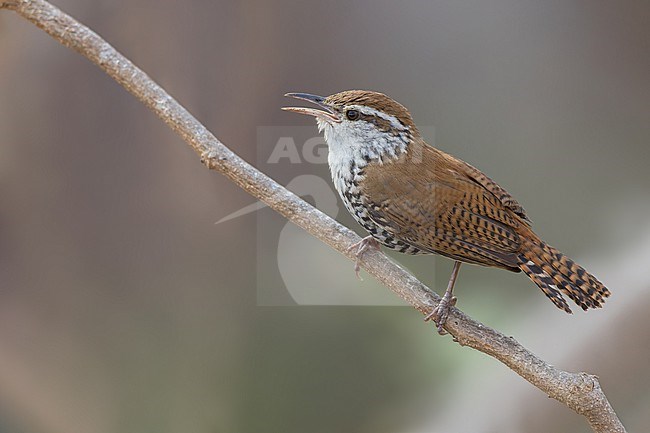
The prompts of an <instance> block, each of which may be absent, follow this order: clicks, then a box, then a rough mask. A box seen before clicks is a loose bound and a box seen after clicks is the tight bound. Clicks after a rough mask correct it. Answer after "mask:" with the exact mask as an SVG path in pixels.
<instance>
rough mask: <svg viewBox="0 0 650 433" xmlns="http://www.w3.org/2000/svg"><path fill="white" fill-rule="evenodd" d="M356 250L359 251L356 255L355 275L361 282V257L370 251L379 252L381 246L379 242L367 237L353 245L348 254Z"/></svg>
mask: <svg viewBox="0 0 650 433" xmlns="http://www.w3.org/2000/svg"><path fill="white" fill-rule="evenodd" d="M354 249H356V250H357V251H356V252H355V253H354V255H355V257H356V261H355V262H354V273H355V274H356V275H357V278H358V279H360V280H363V278H361V275H359V271H360V270H361V266H360V263H359V262H360V261H361V257H363V255H364V254H365V253H366V252H367V251H369V250H377V251H379V250H380V249H381V245H380V244H379V242H378V241H377V239H375V238H373V237H372V236H366V237H365V238H363V239H361V240H360V241H359V242H357V243H355V244H353V245H351V246H350V247H349V248H348V252H350V251H352V250H354Z"/></svg>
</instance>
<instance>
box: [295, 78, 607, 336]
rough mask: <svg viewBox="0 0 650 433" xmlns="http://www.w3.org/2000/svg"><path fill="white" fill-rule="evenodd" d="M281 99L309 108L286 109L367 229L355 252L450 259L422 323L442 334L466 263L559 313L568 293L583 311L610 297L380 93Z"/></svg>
mask: <svg viewBox="0 0 650 433" xmlns="http://www.w3.org/2000/svg"><path fill="white" fill-rule="evenodd" d="M285 96H287V97H291V98H295V99H298V100H302V101H307V102H309V103H312V104H314V105H315V106H316V107H317V108H312V107H283V110H286V111H290V112H294V113H299V114H305V115H309V116H313V117H314V118H315V119H316V123H317V126H318V130H319V132H322V133H323V135H324V138H325V141H326V143H327V147H328V165H329V168H330V172H331V176H332V182H333V183H334V187H335V189H336V191H337V192H338V193H339V195H340V197H341V199H342V201H343V204H344V205H345V207H346V209H347V210H348V211H349V212H350V214H351V215H352V216H353V217H354V219H355V220H356V221H357V222H358V223H359V224H360V225H361V226H362V227H363V228H364V229H365V230H366V231H367V232H368V233H369V235H368V236H366V237H365V238H363V240H362V241H360V242H358V243H356V244H355V245H353V246H352V247H351V248H354V249H356V253H355V255H356V258H357V262H356V265H355V270H356V271H357V272H358V270H359V260H360V259H361V258H362V256H363V254H364V253H366V252H367V251H368V250H370V249H379V248H380V246H381V245H383V246H384V247H386V248H389V249H392V250H396V251H399V252H401V253H405V254H411V255H415V254H438V255H441V256H445V257H448V258H450V259H451V260H453V261H454V265H453V269H452V273H451V277H450V279H449V283H448V284H447V289H446V290H445V293H444V295H443V296H442V298H441V300H440V302H439V303H438V304H437V305H436V306H435V307H433V309H432V311H431V313H430V314H428V315H427V316H426V317H425V320H432V321H433V322H434V323H435V324H436V326H437V329H438V332H439V333H441V334H444V333H446V331H445V330H444V325H445V323H446V321H447V319H448V317H449V313H450V309H451V307H453V306H454V305H455V304H456V301H457V298H456V297H455V296H454V295H453V289H454V286H455V283H456V279H457V277H458V273H459V270H460V266H461V263H468V264H473V265H482V266H488V267H494V268H500V269H505V270H507V271H511V272H522V271H523V272H524V273H525V274H526V275H527V276H528V277H529V278H530V279H531V280H532V281H533V282H534V283H535V284H536V285H537V286H538V287H539V288H540V289H541V290H542V292H543V293H544V294H545V295H546V296H547V297H548V298H549V299H550V300H551V301H552V302H553V304H554V305H555V306H556V307H558V308H559V309H561V310H563V311H565V312H567V313H571V308H570V307H569V304H568V303H567V301H566V299H565V297H564V296H567V297H568V298H569V299H571V300H572V301H573V302H574V303H575V304H576V305H578V306H579V307H581V308H582V309H583V310H588V309H590V308H600V307H601V306H602V305H603V303H604V302H605V298H607V297H609V296H610V291H609V290H608V289H607V288H606V287H605V286H604V285H603V283H601V282H600V281H599V280H598V279H597V278H596V277H594V276H593V275H592V274H590V273H589V272H587V271H586V270H585V269H584V268H582V267H581V266H579V265H578V264H576V263H575V262H574V261H573V260H571V259H570V258H568V257H567V256H565V255H564V254H562V253H561V252H560V251H559V250H557V249H555V248H553V247H552V246H550V245H548V244H547V243H546V242H544V241H543V240H542V239H540V237H539V236H537V234H536V233H535V232H534V231H533V230H532V223H531V220H530V219H529V218H528V216H527V214H526V211H525V210H524V208H523V207H522V206H521V205H520V204H519V202H517V200H515V198H514V197H512V196H511V195H510V194H509V193H508V192H507V191H506V190H505V189H504V188H502V187H501V186H499V185H498V184H497V183H496V182H495V181H493V180H492V179H491V178H489V177H488V176H487V175H485V174H484V173H483V172H481V171H480V170H479V169H477V168H475V167H474V166H472V165H470V164H469V163H467V162H465V161H462V160H461V159H459V158H456V157H454V156H452V155H450V154H448V153H445V152H444V151H442V150H440V149H438V148H437V147H434V146H431V145H429V144H427V143H426V142H425V140H424V139H423V138H422V136H421V134H420V132H419V131H418V128H417V126H416V125H415V123H414V121H413V118H412V117H411V114H410V112H409V110H408V109H407V108H406V107H404V106H403V105H402V104H400V103H398V102H397V101H395V100H393V99H391V98H390V97H388V96H386V95H385V94H383V93H379V92H374V91H368V90H346V91H343V92H339V93H335V94H332V95H330V96H327V97H323V96H318V95H312V94H309V93H287V94H286V95H285Z"/></svg>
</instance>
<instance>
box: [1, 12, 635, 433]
mask: <svg viewBox="0 0 650 433" xmlns="http://www.w3.org/2000/svg"><path fill="white" fill-rule="evenodd" d="M2 8H5V9H11V10H14V11H16V12H17V13H18V14H19V15H21V16H22V17H23V18H25V19H26V20H28V21H30V22H32V23H33V24H35V25H36V26H38V27H39V28H41V29H42V30H44V31H45V32H46V33H48V34H49V35H50V36H52V37H53V38H54V39H56V40H57V41H59V42H60V43H62V44H63V45H65V46H67V47H70V48H73V49H74V50H76V51H78V52H79V53H80V54H82V55H83V56H85V57H86V58H88V59H89V60H90V61H91V62H93V63H95V64H96V65H97V66H99V67H100V68H101V69H103V70H104V72H106V73H107V74H108V75H109V76H110V77H111V78H113V79H114V80H115V81H117V82H118V83H120V84H121V85H122V86H123V87H124V88H125V89H127V90H128V91H129V92H130V93H131V94H132V95H133V96H135V97H136V98H137V99H138V100H140V101H141V102H142V103H143V104H144V105H146V106H147V107H148V108H149V109H150V110H151V111H153V112H154V113H155V114H156V115H157V116H158V117H160V119H161V120H162V121H164V122H165V123H166V124H167V125H168V126H169V127H170V128H171V129H172V130H173V131H174V132H176V133H177V134H178V135H180V136H181V138H183V140H185V142H186V143H187V144H189V145H190V147H192V149H194V151H195V152H196V153H197V154H198V155H200V157H201V161H202V162H203V164H205V165H206V166H207V167H208V168H210V169H213V170H217V171H218V172H220V173H221V174H223V175H225V176H226V177H228V178H229V179H230V180H232V181H233V182H234V183H236V184H237V185H238V186H240V187H241V188H242V189H243V190H245V191H246V192H248V193H249V194H251V195H252V196H254V197H255V198H257V199H259V200H261V201H263V202H264V203H266V204H267V205H268V206H269V207H271V208H273V209H274V210H275V211H277V212H278V213H280V214H281V215H283V216H284V217H285V218H287V219H288V220H289V221H291V222H293V223H294V224H296V225H298V226H300V227H301V228H303V229H304V230H306V231H307V232H308V233H310V234H311V235H313V236H314V237H316V238H318V239H320V240H321V241H323V242H324V243H326V244H328V245H329V246H331V247H332V248H334V249H335V250H337V251H338V252H340V253H341V254H344V255H345V256H347V257H348V258H350V259H354V257H353V253H352V252H348V248H349V247H350V246H351V245H352V244H354V243H356V242H358V241H359V240H360V238H359V236H357V235H356V234H355V233H354V232H353V231H351V230H349V229H347V228H346V227H344V226H342V225H340V224H339V223H337V222H336V221H335V220H333V219H332V218H330V217H329V216H327V215H325V214H324V213H322V212H321V211H319V210H318V209H316V208H314V207H313V206H311V205H310V204H308V203H307V202H305V201H303V200H302V199H300V198H299V197H297V196H296V195H295V194H293V193H292V192H290V191H288V190H286V189H285V188H284V187H282V186H281V185H279V184H278V183H276V182H275V181H273V180H272V179H271V178H269V177H268V176H266V175H264V174H263V173H261V172H259V171H258V170H256V169H255V168H254V167H252V166H251V165H250V164H248V163H247V162H245V161H244V160H242V159H241V158H240V157H239V156H237V155H236V154H235V153H233V152H232V151H231V150H230V149H228V148H227V147H226V146H225V145H224V144H223V143H221V142H220V141H219V140H218V139H217V138H216V137H215V136H214V135H213V134H212V133H211V132H210V131H208V130H207V129H206V128H205V127H204V126H203V125H202V124H201V123H199V121H198V120H196V119H195V118H194V117H193V116H192V115H191V114H190V113H189V112H188V111H187V110H186V109H185V108H183V107H182V106H181V105H180V104H179V103H178V102H176V101H175V100H174V99H173V98H172V97H171V96H169V95H168V94H167V92H165V91H164V90H163V89H162V88H161V87H160V86H159V85H158V84H156V83H155V82H154V81H153V80H152V79H151V78H149V77H148V76H147V74H145V73H144V72H143V71H142V70H140V69H139V68H137V67H136V66H135V65H134V64H133V63H131V62H130V61H129V60H128V59H127V58H126V57H124V56H123V55H121V54H120V53H119V52H117V51H116V50H115V49H114V48H113V47H112V46H110V45H109V44H108V43H107V42H106V41H104V40H103V39H102V38H101V37H99V35H97V34H96V33H95V32H93V31H92V30H90V29H89V28H88V27H86V26H84V25H82V24H81V23H79V22H78V21H76V20H75V19H74V18H72V17H70V16H68V15H66V14H65V13H63V12H62V11H61V10H59V9H57V8H56V7H54V6H52V5H51V4H50V3H48V2H46V1H44V0H14V1H11V2H0V9H2ZM361 265H362V267H363V268H364V269H365V270H366V271H367V272H368V273H369V274H370V275H372V276H374V277H375V278H376V279H377V280H379V281H380V282H381V283H383V284H384V285H385V286H386V287H388V288H389V289H390V290H392V291H393V292H395V294H397V295H398V296H399V297H400V298H402V299H404V300H405V301H406V302H408V303H409V304H411V305H412V306H413V307H414V308H415V309H417V310H418V311H420V312H421V313H422V314H425V315H426V314H429V313H430V312H431V310H432V308H433V307H434V306H435V305H437V304H438V302H439V301H440V297H439V296H438V295H437V294H436V293H435V292H434V291H432V290H431V289H429V288H428V287H426V286H425V285H424V284H422V283H421V282H420V281H418V280H417V279H416V278H415V277H414V276H412V275H411V274H409V273H408V272H406V271H405V270H404V269H403V268H401V267H400V266H399V265H397V264H396V263H394V262H393V261H392V260H390V259H389V258H387V257H386V256H385V255H383V254H382V253H380V252H369V253H368V254H366V255H364V257H363V260H362V262H361ZM445 329H446V330H447V331H448V332H449V333H450V334H452V335H453V337H454V340H455V341H457V342H458V343H459V344H461V345H464V346H469V347H472V348H474V349H476V350H479V351H481V352H483V353H485V354H487V355H490V356H493V357H494V358H496V359H498V360H499V361H501V362H502V363H503V364H505V365H507V366H508V367H509V368H511V369H512V370H513V371H514V372H515V373H517V374H518V375H520V376H521V377H523V378H524V379H526V380H527V381H528V382H530V383H532V384H533V385H534V386H536V387H537V388H539V389H540V390H542V391H543V392H544V393H546V394H547V395H548V396H549V397H553V398H554V399H556V400H558V401H559V402H561V403H563V404H565V405H566V406H568V407H569V408H571V409H572V410H574V411H575V412H577V413H579V414H581V415H583V416H585V417H586V418H587V421H588V422H589V425H590V426H591V428H592V429H593V431H594V432H596V433H605V432H610V433H611V432H616V433H624V432H625V428H624V427H623V425H622V424H621V422H620V420H619V419H618V417H617V416H616V413H615V412H614V410H613V409H612V407H611V405H610V404H609V401H608V400H607V398H606V396H605V394H604V393H603V391H602V389H601V388H600V384H599V382H598V378H597V377H596V376H594V375H590V374H587V373H570V372H565V371H562V370H559V369H557V368H555V367H553V366H551V365H550V364H548V363H547V362H545V361H543V360H542V359H540V358H539V357H537V356H536V355H534V354H533V353H532V352H530V351H529V350H527V349H526V348H524V347H523V346H522V345H521V344H519V343H518V342H517V341H516V340H515V339H514V338H512V337H507V336H505V335H503V334H501V333H500V332H498V331H496V330H494V329H491V328H489V327H487V326H485V325H483V324H481V323H479V322H477V321H476V320H474V319H472V318H471V317H469V316H467V315H465V314H463V313H462V312H461V311H460V310H458V309H456V308H454V309H452V311H451V314H450V316H449V319H448V321H447V323H446V325H445Z"/></svg>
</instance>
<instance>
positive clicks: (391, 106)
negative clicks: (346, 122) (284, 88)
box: [325, 90, 415, 129]
mask: <svg viewBox="0 0 650 433" xmlns="http://www.w3.org/2000/svg"><path fill="white" fill-rule="evenodd" d="M325 102H326V103H328V104H332V105H335V106H347V105H365V106H366V107H370V108H374V109H375V110H379V111H382V112H384V113H386V114H390V115H391V116H395V117H396V118H397V119H399V121H400V122H402V124H404V125H406V126H408V127H409V128H412V129H415V124H414V123H413V119H412V118H411V113H409V110H407V109H406V107H405V106H403V105H402V104H400V103H399V102H397V101H395V100H393V99H391V98H389V97H388V96H386V95H384V94H383V93H379V92H372V91H370V90H346V91H344V92H339V93H335V94H333V95H330V96H328V97H327V99H325Z"/></svg>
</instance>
